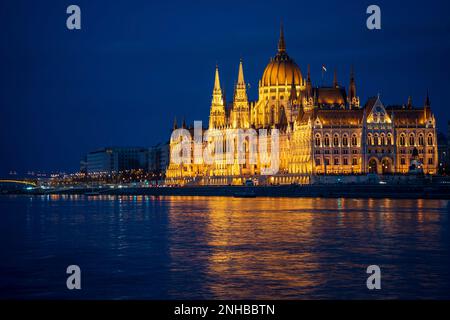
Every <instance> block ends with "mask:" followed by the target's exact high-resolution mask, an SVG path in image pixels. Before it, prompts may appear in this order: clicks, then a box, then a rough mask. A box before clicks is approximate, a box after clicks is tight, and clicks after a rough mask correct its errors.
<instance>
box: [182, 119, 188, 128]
mask: <svg viewBox="0 0 450 320" xmlns="http://www.w3.org/2000/svg"><path fill="white" fill-rule="evenodd" d="M181 128H183V129H186V128H187V126H186V119H185V118H184V117H183V123H182V124H181Z"/></svg>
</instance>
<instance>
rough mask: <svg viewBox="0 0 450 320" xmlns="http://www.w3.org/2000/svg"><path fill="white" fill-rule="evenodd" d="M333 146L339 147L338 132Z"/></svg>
mask: <svg viewBox="0 0 450 320" xmlns="http://www.w3.org/2000/svg"><path fill="white" fill-rule="evenodd" d="M333 146H335V147H339V136H338V135H337V134H335V135H334V137H333Z"/></svg>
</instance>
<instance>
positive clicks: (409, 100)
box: [407, 96, 412, 109]
mask: <svg viewBox="0 0 450 320" xmlns="http://www.w3.org/2000/svg"><path fill="white" fill-rule="evenodd" d="M407 106H408V109H412V98H411V96H409V97H408V104H407Z"/></svg>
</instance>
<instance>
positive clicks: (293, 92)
mask: <svg viewBox="0 0 450 320" xmlns="http://www.w3.org/2000/svg"><path fill="white" fill-rule="evenodd" d="M289 100H291V102H293V101H296V100H297V90H296V88H295V77H294V73H293V72H292V84H291V95H290V97H289Z"/></svg>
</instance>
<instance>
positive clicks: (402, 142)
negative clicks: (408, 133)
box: [400, 133, 406, 146]
mask: <svg viewBox="0 0 450 320" xmlns="http://www.w3.org/2000/svg"><path fill="white" fill-rule="evenodd" d="M400 145H401V146H405V145H406V138H405V135H404V134H403V133H402V134H401V135H400Z"/></svg>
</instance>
